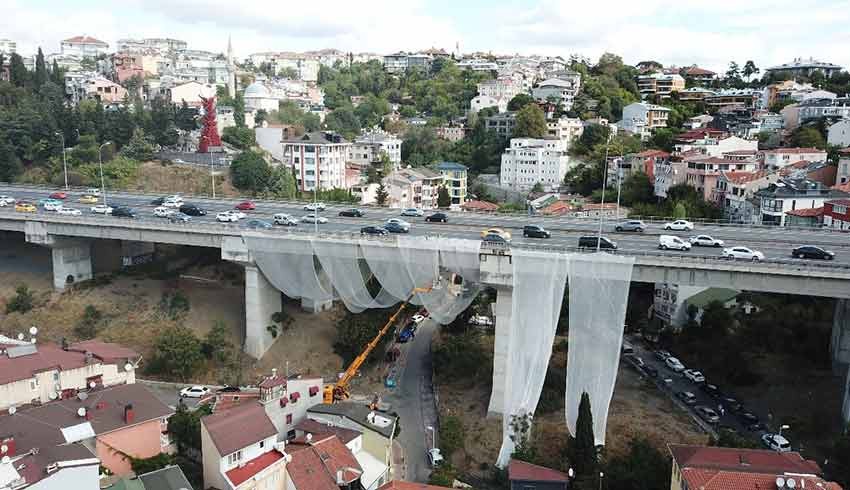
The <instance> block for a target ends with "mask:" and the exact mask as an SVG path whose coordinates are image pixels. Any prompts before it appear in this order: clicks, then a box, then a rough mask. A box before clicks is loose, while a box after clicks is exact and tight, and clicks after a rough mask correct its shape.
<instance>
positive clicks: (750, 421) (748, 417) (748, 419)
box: [737, 410, 759, 427]
mask: <svg viewBox="0 0 850 490" xmlns="http://www.w3.org/2000/svg"><path fill="white" fill-rule="evenodd" d="M737 417H738V420H740V421H741V424H743V425H745V426H747V427H749V426H751V425H755V424H758V423H759V418H758V417H757V416H756V415H755V414H754V413H752V412H748V411H746V410H743V411H741V412H738V414H737Z"/></svg>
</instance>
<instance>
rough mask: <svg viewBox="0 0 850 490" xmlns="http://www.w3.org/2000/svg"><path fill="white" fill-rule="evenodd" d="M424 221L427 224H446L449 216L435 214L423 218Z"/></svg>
mask: <svg viewBox="0 0 850 490" xmlns="http://www.w3.org/2000/svg"><path fill="white" fill-rule="evenodd" d="M425 221H427V222H429V223H448V222H449V215H447V214H446V213H443V212H436V213H434V214H431V215H428V216H426V217H425Z"/></svg>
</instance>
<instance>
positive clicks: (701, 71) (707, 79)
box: [680, 65, 717, 85]
mask: <svg viewBox="0 0 850 490" xmlns="http://www.w3.org/2000/svg"><path fill="white" fill-rule="evenodd" d="M680 74H681V75H682V76H683V77H685V78H686V79H689V80H692V81H693V82H694V83H698V84H701V85H709V84H711V83H712V82H713V81H714V80H715V79H717V73H715V72H713V71H711V70H706V69H705V68H700V67H698V66H696V65H693V66H689V67H687V68H683V69H682V71H681V73H680Z"/></svg>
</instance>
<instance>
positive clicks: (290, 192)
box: [268, 165, 298, 199]
mask: <svg viewBox="0 0 850 490" xmlns="http://www.w3.org/2000/svg"><path fill="white" fill-rule="evenodd" d="M268 190H269V192H270V193H271V194H272V195H273V196H274V197H277V198H281V199H293V198H295V197H296V196H295V195H296V193H297V191H298V189H297V187H296V183H295V176H294V175H293V174H292V170H291V169H289V168H287V167H285V166H283V165H281V166H278V167H275V168H274V169H272V173H271V178H270V181H269V186H268Z"/></svg>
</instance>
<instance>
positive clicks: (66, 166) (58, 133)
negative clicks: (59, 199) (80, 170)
mask: <svg viewBox="0 0 850 490" xmlns="http://www.w3.org/2000/svg"><path fill="white" fill-rule="evenodd" d="M56 136H58V137H60V138H61V139H62V169H63V170H64V171H65V190H66V191H67V190H68V160H67V159H66V158H65V133H62V132H59V131H56Z"/></svg>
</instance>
